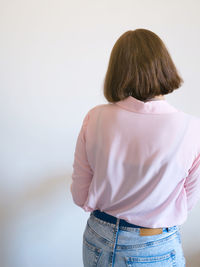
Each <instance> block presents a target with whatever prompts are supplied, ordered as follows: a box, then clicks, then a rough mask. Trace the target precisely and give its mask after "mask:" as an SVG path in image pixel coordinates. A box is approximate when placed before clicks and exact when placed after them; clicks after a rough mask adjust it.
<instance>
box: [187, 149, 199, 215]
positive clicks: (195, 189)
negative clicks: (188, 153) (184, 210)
mask: <svg viewBox="0 0 200 267" xmlns="http://www.w3.org/2000/svg"><path fill="white" fill-rule="evenodd" d="M184 187H185V190H186V195H187V206H188V211H191V210H192V208H193V207H194V206H195V205H196V204H197V202H198V200H199V199H200V154H199V155H198V156H197V158H196V159H195V160H194V162H193V164H192V167H191V168H190V169H189V174H188V176H187V177H186V180H185V183H184Z"/></svg>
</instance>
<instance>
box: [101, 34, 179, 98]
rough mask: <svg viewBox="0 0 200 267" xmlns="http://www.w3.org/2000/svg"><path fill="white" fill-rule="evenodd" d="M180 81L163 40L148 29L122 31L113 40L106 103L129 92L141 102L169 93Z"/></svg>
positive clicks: (124, 96) (105, 93)
mask: <svg viewBox="0 0 200 267" xmlns="http://www.w3.org/2000/svg"><path fill="white" fill-rule="evenodd" d="M182 82H183V80H182V78H181V77H180V76H179V74H178V72H177V69H176V67H175V65H174V63H173V61H172V59H171V56H170V54H169V52H168V51H167V48H166V46H165V44H164V43H163V41H162V40H161V39H160V38H159V37H158V36H157V35H156V34H155V33H153V32H152V31H149V30H146V29H136V30H134V31H127V32H125V33H124V34H122V35H121V36H120V37H119V39H118V40H117V41H116V43H115V45H114V47H113V49H112V51H111V55H110V60H109V64H108V69H107V72H106V76H105V79H104V88H103V90H104V92H103V93H104V96H105V98H106V99H107V100H108V101H109V102H117V101H120V100H123V99H125V98H127V97H128V96H130V95H132V96H133V97H135V98H137V99H139V100H142V101H145V100H148V99H150V98H153V97H155V96H157V95H165V94H169V93H171V92H173V91H174V90H175V89H178V88H179V87H180V86H181V84H182Z"/></svg>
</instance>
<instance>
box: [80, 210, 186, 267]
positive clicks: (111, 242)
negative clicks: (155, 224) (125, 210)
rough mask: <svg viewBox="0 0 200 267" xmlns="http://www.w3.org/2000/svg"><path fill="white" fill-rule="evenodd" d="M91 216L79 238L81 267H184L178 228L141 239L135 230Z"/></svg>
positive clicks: (167, 229)
mask: <svg viewBox="0 0 200 267" xmlns="http://www.w3.org/2000/svg"><path fill="white" fill-rule="evenodd" d="M119 221H120V219H118V218H117V222H116V224H112V223H109V222H106V221H104V220H101V219H99V218H96V217H95V216H94V215H93V214H92V213H90V217H89V218H88V220H87V224H86V227H85V230H84V234H83V243H82V258H83V264H84V267H96V266H98V267H147V266H148V267H171V266H174V267H175V266H176V267H185V262H186V261H185V257H184V254H183V248H182V242H181V235H180V226H173V227H168V228H163V233H161V234H156V235H151V236H141V235H140V234H139V233H140V232H139V231H140V228H139V227H134V228H132V227H126V226H122V225H120V224H119Z"/></svg>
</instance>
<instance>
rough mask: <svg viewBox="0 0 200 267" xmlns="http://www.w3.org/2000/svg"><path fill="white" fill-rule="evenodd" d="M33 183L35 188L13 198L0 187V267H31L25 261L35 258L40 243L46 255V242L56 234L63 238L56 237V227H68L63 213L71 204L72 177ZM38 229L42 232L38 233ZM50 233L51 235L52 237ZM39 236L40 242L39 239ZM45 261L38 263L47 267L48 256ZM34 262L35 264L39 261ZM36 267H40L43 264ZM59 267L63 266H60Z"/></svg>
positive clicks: (65, 215)
mask: <svg viewBox="0 0 200 267" xmlns="http://www.w3.org/2000/svg"><path fill="white" fill-rule="evenodd" d="M36 181H37V182H38V183H37V184H36V183H35V184H34V185H31V186H29V187H28V188H26V190H24V191H23V192H20V193H18V194H15V195H13V194H12V195H9V196H8V194H6V193H4V192H3V190H2V188H3V187H1V192H0V266H1V267H18V266H20V267H27V266H34V260H33V262H32V263H31V264H30V265H29V264H28V262H26V261H27V258H28V261H29V260H32V258H34V257H35V258H38V253H37V248H36V250H35V247H37V246H38V247H40V243H43V244H42V245H41V247H40V249H41V248H42V249H44V248H45V249H44V250H45V252H46V254H47V251H48V249H47V250H46V247H45V242H46V243H48V238H50V240H51V241H52V240H53V239H54V236H56V231H57V232H58V236H59V237H61V238H63V240H64V239H65V238H66V237H65V234H64V235H63V236H62V235H61V233H60V235H59V227H58V225H61V224H62V225H63V224H65V223H67V222H66V218H67V214H66V213H67V212H66V211H67V206H68V205H69V203H70V201H68V198H69V197H70V195H69V187H70V183H71V174H64V175H58V176H54V177H45V178H41V179H38V178H37V180H36ZM41 181H42V182H41ZM65 212H66V213H65ZM45 226H47V227H45ZM40 227H41V228H42V230H41V229H40V230H39V228H40ZM61 229H62V227H61ZM52 231H54V235H53V233H52ZM60 231H61V230H60ZM40 233H41V239H40V238H38V237H39V236H40ZM34 234H36V237H34ZM49 236H50V237H49ZM34 238H35V240H34V241H33V242H32V241H31V240H32V239H34ZM42 238H44V239H45V238H46V240H43V239H42ZM36 239H37V241H36ZM58 239H59V238H58ZM57 242H58V241H57ZM55 243H56V241H55ZM61 243H62V242H61ZM34 246H35V247H34ZM47 246H48V245H47ZM28 247H29V248H28ZM38 249H39V248H38ZM51 249H52V248H51V247H50V249H49V250H51ZM26 250H27V251H28V253H29V254H28V253H27V251H26ZM40 254H41V251H40ZM29 256H30V258H29ZM49 256H50V255H49ZM45 257H46V259H45V261H47V262H46V263H44V259H42V261H41V263H43V264H48V260H47V258H48V255H46V256H45ZM50 257H51V256H50ZM62 260H63V259H62ZM35 261H36V260H35ZM36 262H37V263H38V259H37V261H36ZM66 262H67V261H66ZM35 266H36V265H35ZM37 266H38V267H40V266H42V264H41V265H40V264H39V265H37ZM46 266H47V265H46ZM60 266H62V264H61V265H60ZM63 266H64V265H63Z"/></svg>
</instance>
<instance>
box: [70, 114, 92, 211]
mask: <svg viewBox="0 0 200 267" xmlns="http://www.w3.org/2000/svg"><path fill="white" fill-rule="evenodd" d="M89 118H90V112H88V113H87V115H86V116H85V118H84V120H83V124H82V127H81V130H80V132H79V135H78V139H77V142H76V147H75V152H74V163H73V173H72V183H71V185H70V191H71V194H72V198H73V201H74V203H75V204H76V205H78V206H80V207H82V208H83V206H84V203H85V201H86V199H87V196H88V189H89V186H90V184H91V180H92V177H93V171H92V169H91V167H90V165H89V162H88V159H87V153H86V129H87V125H88V121H89Z"/></svg>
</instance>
